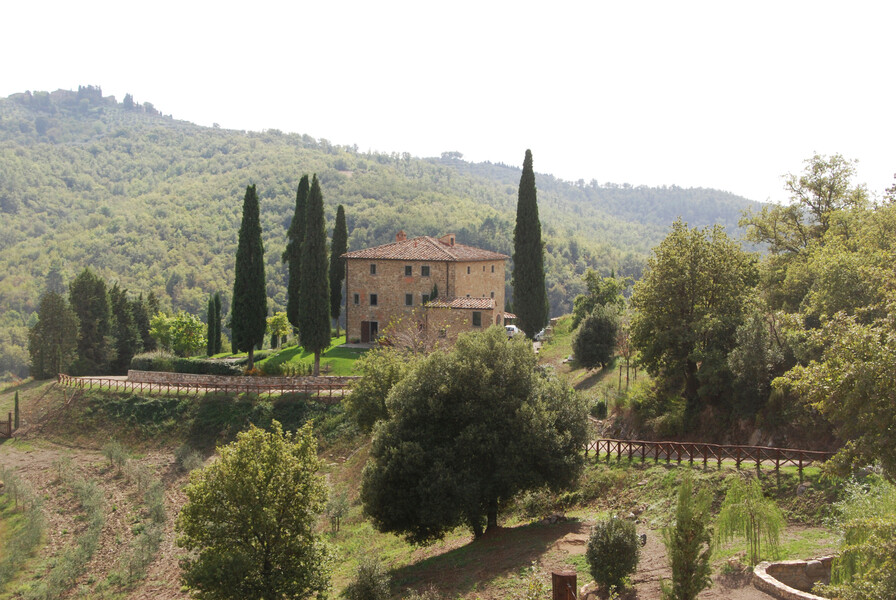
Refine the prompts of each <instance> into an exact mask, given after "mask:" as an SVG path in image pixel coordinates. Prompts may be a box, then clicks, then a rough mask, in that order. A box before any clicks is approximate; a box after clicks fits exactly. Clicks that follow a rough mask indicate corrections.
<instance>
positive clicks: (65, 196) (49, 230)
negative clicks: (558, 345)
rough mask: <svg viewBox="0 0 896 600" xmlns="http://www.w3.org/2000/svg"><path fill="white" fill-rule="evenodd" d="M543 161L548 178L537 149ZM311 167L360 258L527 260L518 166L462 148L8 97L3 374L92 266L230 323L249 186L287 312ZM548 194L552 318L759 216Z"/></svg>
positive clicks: (640, 194)
mask: <svg viewBox="0 0 896 600" xmlns="http://www.w3.org/2000/svg"><path fill="white" fill-rule="evenodd" d="M524 151H525V148H520V158H521V159H522V157H523V153H524ZM533 154H534V159H535V168H536V169H537V167H538V148H533ZM312 172H313V173H317V174H318V177H319V178H320V182H321V186H322V189H323V196H324V200H325V203H326V206H325V212H326V218H327V220H328V225H327V228H328V231H329V230H330V229H332V224H333V219H334V215H335V207H336V206H337V205H338V204H342V205H344V206H345V209H346V218H347V222H348V231H349V244H348V247H349V250H356V249H360V248H364V247H368V246H371V245H375V244H382V243H386V242H389V241H391V240H393V239H394V235H395V233H396V232H397V231H398V230H400V229H404V230H405V231H407V232H408V234H409V235H439V234H443V233H445V232H448V231H451V232H454V233H456V234H457V235H458V239H459V240H461V241H462V242H463V243H466V244H471V245H475V246H480V247H483V248H487V249H490V250H495V251H499V252H503V253H505V254H508V255H510V254H512V238H513V219H514V216H513V215H514V209H515V206H516V199H517V187H518V184H519V177H520V170H519V169H518V168H516V167H511V166H507V165H500V164H491V163H469V162H466V161H464V160H462V157H460V156H459V155H458V154H457V153H450V152H446V153H444V154H443V156H442V157H438V158H415V157H411V156H410V155H409V154H406V153H405V154H397V153H393V154H383V153H376V152H369V151H368V152H362V151H360V150H359V149H358V148H357V147H356V146H355V147H348V146H337V145H334V144H331V143H330V142H328V141H327V140H325V139H319V140H317V139H314V138H312V137H310V136H308V135H300V134H285V133H282V132H280V131H278V130H276V129H269V130H266V131H263V132H247V131H233V130H225V129H220V128H215V127H211V128H210V127H201V126H198V125H194V124H191V123H187V122H184V121H178V120H175V119H173V118H171V117H170V116H164V115H162V114H160V113H159V111H158V110H156V109H155V108H154V107H153V106H152V105H151V104H149V103H145V104H136V103H134V102H133V99H132V98H130V97H128V98H126V99H125V102H122V103H119V102H116V100H115V99H114V98H113V97H109V96H107V97H103V96H102V92H101V90H100V89H99V88H94V87H90V86H88V87H85V88H80V89H79V90H78V91H77V92H74V91H63V90H59V91H56V92H52V93H47V92H35V93H30V92H29V93H23V94H14V95H12V96H10V97H9V98H7V99H0V217H2V218H0V373H3V372H7V371H13V372H15V373H17V374H18V375H20V376H23V375H25V374H26V371H27V362H28V360H27V352H26V350H25V348H26V338H27V325H28V324H29V323H31V322H33V319H34V316H33V315H34V312H35V310H36V308H37V302H38V298H39V296H40V294H41V292H42V291H43V289H44V286H45V276H46V274H47V273H48V272H49V271H50V269H51V267H54V266H55V267H58V268H59V269H60V271H61V274H62V276H63V277H62V278H63V280H64V281H70V280H71V279H72V277H73V276H74V275H75V274H76V273H78V272H80V270H81V269H82V268H83V267H85V266H90V267H91V268H93V269H94V270H96V271H97V272H98V273H99V275H100V276H102V277H103V278H104V279H106V280H107V281H109V282H116V281H117V282H119V284H120V285H121V286H122V287H123V288H126V289H128V290H129V291H130V292H132V293H134V294H139V293H143V294H147V293H148V292H150V291H153V292H155V294H156V295H157V296H158V298H159V299H160V300H161V301H162V304H163V306H170V308H173V309H175V310H177V309H184V310H186V311H188V312H190V313H193V314H197V315H200V316H204V310H205V306H206V300H207V298H208V294H209V293H212V292H215V291H222V292H224V313H225V314H226V313H227V312H228V310H229V294H230V290H231V289H232V285H233V264H234V254H235V250H236V241H237V230H238V228H239V218H240V214H239V211H240V200H241V198H242V195H243V192H244V190H245V187H246V185H247V184H249V183H255V184H257V187H258V190H259V196H260V203H261V220H262V227H263V238H264V244H265V250H266V262H267V266H266V273H267V286H268V297H269V299H270V303H271V308H272V310H275V311H276V310H282V309H283V308H284V306H285V303H286V269H285V265H282V264H281V261H280V256H281V253H282V251H283V249H284V248H285V244H286V230H287V227H288V225H289V221H290V218H291V216H292V213H293V208H294V203H295V193H296V186H297V184H298V181H299V178H300V177H301V176H302V174H304V173H312ZM536 183H537V186H538V200H539V206H540V215H541V219H542V221H543V224H544V234H545V246H546V256H545V265H546V272H547V273H546V276H547V287H548V295H549V298H550V301H551V309H552V314H554V315H557V314H563V313H565V312H569V311H570V309H571V302H572V299H573V298H574V297H575V296H576V294H578V293H581V292H582V291H583V290H584V288H583V284H582V281H581V276H582V274H583V273H584V272H585V270H586V269H587V268H594V269H597V270H598V271H600V272H602V273H609V271H610V270H613V269H615V270H616V272H617V273H622V274H625V275H632V276H635V277H638V276H639V275H640V273H641V269H642V267H643V264H644V260H645V257H646V255H647V253H648V251H649V249H650V248H651V247H652V246H654V245H656V244H657V243H659V242H660V241H661V240H662V239H663V237H664V236H665V234H666V233H667V231H668V228H669V225H670V224H671V223H672V221H674V219H675V218H676V217H679V216H680V217H682V218H683V219H684V220H685V221H687V222H689V223H691V224H692V225H699V226H703V225H708V224H715V223H719V224H722V225H725V226H726V227H727V228H728V229H729V231H731V230H733V229H734V228H735V227H736V223H737V220H738V218H739V216H740V215H741V212H742V210H743V209H745V208H748V207H750V206H752V205H754V203H751V202H750V201H748V200H746V199H744V198H741V197H738V196H734V195H732V194H729V193H726V192H720V191H717V190H707V189H682V188H678V187H675V186H673V187H663V188H648V187H632V186H631V185H628V184H621V185H618V184H613V183H598V182H597V181H591V182H590V183H586V182H584V181H579V182H575V183H571V182H565V181H562V180H559V179H556V178H554V177H552V176H550V175H543V174H537V175H536ZM508 283H509V281H508ZM509 291H510V290H509V289H508V292H509ZM508 297H509V296H508Z"/></svg>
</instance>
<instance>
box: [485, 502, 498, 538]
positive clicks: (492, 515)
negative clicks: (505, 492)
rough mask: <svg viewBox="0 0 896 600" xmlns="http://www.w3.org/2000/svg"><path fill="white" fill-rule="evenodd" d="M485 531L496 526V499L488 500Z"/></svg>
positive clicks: (491, 529)
mask: <svg viewBox="0 0 896 600" xmlns="http://www.w3.org/2000/svg"><path fill="white" fill-rule="evenodd" d="M486 525H487V529H486V531H493V530H495V529H497V528H498V499H497V498H491V499H489V501H488V522H487V524H486Z"/></svg>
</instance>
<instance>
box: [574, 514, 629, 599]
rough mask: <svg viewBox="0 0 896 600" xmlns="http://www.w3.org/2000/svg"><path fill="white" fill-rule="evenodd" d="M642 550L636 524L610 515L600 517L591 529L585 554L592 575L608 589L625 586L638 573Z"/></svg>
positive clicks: (599, 583)
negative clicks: (636, 571)
mask: <svg viewBox="0 0 896 600" xmlns="http://www.w3.org/2000/svg"><path fill="white" fill-rule="evenodd" d="M640 552H641V545H640V541H639V540H638V534H637V532H636V531H635V524H634V523H632V522H630V521H624V520H622V519H616V518H610V519H605V520H603V521H599V522H598V523H597V525H595V526H594V528H593V529H592V530H591V537H590V538H589V540H588V548H587V550H586V551H585V558H586V559H587V561H588V567H589V570H590V572H591V576H592V577H594V581H595V582H597V584H598V585H601V586H603V587H605V588H607V589H613V588H621V587H623V586H624V584H625V580H626V578H627V577H628V576H629V575H630V574H632V573H634V571H635V568H636V567H637V566H638V558H639V556H640Z"/></svg>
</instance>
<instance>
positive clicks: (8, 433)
mask: <svg viewBox="0 0 896 600" xmlns="http://www.w3.org/2000/svg"><path fill="white" fill-rule="evenodd" d="M12 432H13V428H12V413H9V415H8V417H7V419H6V421H0V436H3V437H8V438H9V437H12Z"/></svg>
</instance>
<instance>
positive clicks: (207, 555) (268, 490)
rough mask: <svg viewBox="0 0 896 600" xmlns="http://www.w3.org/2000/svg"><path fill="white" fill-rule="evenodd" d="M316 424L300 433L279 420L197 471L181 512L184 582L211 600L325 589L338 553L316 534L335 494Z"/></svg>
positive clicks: (274, 598)
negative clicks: (319, 450) (286, 430)
mask: <svg viewBox="0 0 896 600" xmlns="http://www.w3.org/2000/svg"><path fill="white" fill-rule="evenodd" d="M319 469H320V460H319V459H318V458H317V448H316V442H315V439H314V435H313V432H312V429H311V425H310V424H306V425H305V426H304V427H302V428H301V429H300V430H298V431H297V432H295V433H294V434H289V433H284V432H283V429H282V427H281V426H280V423H278V422H277V421H274V422H273V424H272V429H271V431H270V432H266V431H264V430H263V429H259V428H257V427H254V426H253V427H250V429H249V430H248V431H244V432H241V433H240V434H238V435H237V439H236V441H235V442H233V443H231V444H228V445H227V446H224V447H222V448H220V457H219V458H218V460H216V461H215V462H213V463H211V464H210V465H209V466H207V467H205V468H204V469H200V470H196V471H193V473H191V476H190V483H189V485H187V487H186V488H184V494H186V496H187V503H186V504H185V505H184V507H183V508H182V509H181V511H180V514H179V515H178V517H177V531H178V533H179V534H180V537H179V538H178V545H180V546H181V547H182V548H186V549H187V550H190V551H191V554H189V555H187V557H186V558H184V559H183V561H182V563H181V564H182V567H183V575H182V578H183V582H184V584H185V585H186V586H187V587H188V588H190V589H191V591H192V592H193V594H194V595H195V596H196V597H197V598H201V599H203V600H243V599H246V598H252V599H259V600H280V599H282V598H307V597H309V596H312V595H325V594H326V591H327V590H328V588H329V575H330V568H331V566H330V565H331V561H332V556H331V552H330V550H329V548H328V547H327V546H326V544H325V543H324V542H323V541H322V540H321V539H320V535H319V534H318V533H316V532H315V525H316V523H317V518H318V515H319V514H320V513H321V512H322V511H323V509H324V506H325V504H326V499H327V491H326V484H325V483H324V479H323V477H322V476H321V475H319V474H318V473H317V471H318V470H319Z"/></svg>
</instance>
